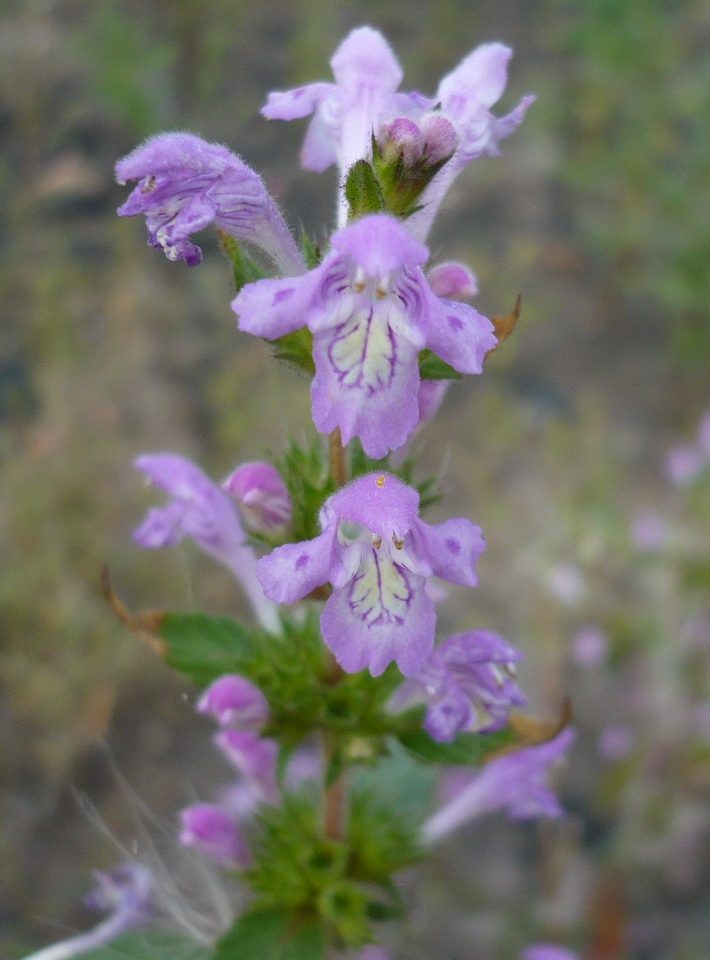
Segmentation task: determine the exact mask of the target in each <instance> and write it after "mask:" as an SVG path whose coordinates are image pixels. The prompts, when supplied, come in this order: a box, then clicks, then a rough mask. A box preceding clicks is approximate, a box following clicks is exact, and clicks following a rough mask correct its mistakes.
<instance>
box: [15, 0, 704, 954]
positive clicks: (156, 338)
mask: <svg viewBox="0 0 710 960" xmlns="http://www.w3.org/2000/svg"><path fill="white" fill-rule="evenodd" d="M363 23H369V24H371V25H373V26H376V27H378V28H380V29H381V30H383V31H384V32H385V33H386V35H387V36H388V38H389V40H390V41H391V43H392V45H393V47H394V48H395V50H396V51H397V54H398V56H399V58H400V60H401V62H402V64H403V66H404V68H405V81H404V84H403V88H404V89H407V90H409V89H420V90H422V91H423V92H425V93H429V94H430V93H432V92H433V91H434V90H435V89H436V85H437V83H438V79H439V77H440V76H441V75H442V74H443V73H446V72H448V71H449V70H450V69H452V68H453V67H454V66H455V65H456V64H457V63H458V61H459V60H460V59H461V58H462V57H463V56H464V55H465V54H466V53H468V52H469V50H471V49H472V48H473V47H474V46H475V45H476V44H478V43H480V42H483V41H489V40H501V41H503V42H506V43H509V44H511V45H512V46H513V47H514V48H515V57H514V59H513V61H512V63H511V71H510V79H509V84H508V90H507V92H506V94H505V96H504V98H503V100H502V101H501V103H500V104H499V105H498V106H497V107H496V108H495V109H496V112H497V113H499V114H501V113H505V112H506V111H507V110H509V109H511V108H512V106H513V105H514V104H515V103H517V101H518V100H519V98H520V97H521V96H522V95H523V94H526V93H529V92H535V93H536V94H537V95H538V101H537V102H536V103H535V105H534V106H533V107H532V108H531V110H530V112H529V114H528V118H527V119H526V121H525V123H524V124H523V126H522V127H521V128H520V129H519V130H518V131H517V132H516V133H515V134H514V135H513V136H512V137H511V138H510V139H509V140H507V141H505V143H504V145H503V146H504V156H503V157H502V158H498V159H481V160H479V161H476V162H475V163H474V164H473V165H472V166H471V167H469V168H468V169H467V171H466V172H465V173H464V174H463V175H462V176H461V177H460V178H459V180H458V181H457V182H456V184H455V186H454V188H453V190H452V191H451V193H450V194H449V196H448V199H447V202H446V204H445V206H444V208H443V209H442V211H441V213H440V215H439V217H438V220H437V223H436V226H435V229H434V231H433V233H432V235H431V239H430V247H431V250H432V253H433V255H434V256H435V257H437V258H438V259H444V258H446V259H450V258H457V259H462V260H465V261H466V262H468V263H469V264H470V265H471V267H472V268H473V269H474V271H475V272H476V273H477V275H478V278H479V282H480V287H481V293H480V295H479V297H478V300H477V302H476V306H477V307H478V309H479V310H481V311H482V312H484V313H486V314H488V315H490V314H495V313H505V312H507V311H508V310H509V309H510V308H511V307H512V304H513V302H514V300H515V297H516V296H517V294H518V293H521V294H522V298H523V309H522V315H521V321H520V324H519V326H518V329H517V331H516V334H515V336H514V337H513V338H512V339H511V340H510V341H508V342H507V343H506V345H505V348H504V349H502V350H501V351H500V352H499V354H496V355H495V357H494V358H493V359H492V360H491V361H490V363H489V364H488V365H487V368H486V373H485V375H484V376H482V377H479V378H469V379H468V380H467V381H466V382H465V383H464V384H461V385H455V386H454V387H452V389H451V390H450V391H449V394H448V396H447V399H446V401H445V404H444V406H443V408H442V410H441V412H440V414H439V416H438V418H437V419H436V420H435V421H433V423H432V424H431V425H429V426H428V427H427V428H425V430H424V431H423V432H422V433H421V435H420V436H419V438H418V440H417V442H416V443H417V448H418V450H419V452H420V454H421V458H422V469H423V470H429V471H430V472H436V473H439V474H440V476H441V485H442V488H443V490H444V491H445V492H446V493H447V499H446V501H445V504H444V505H443V506H442V507H441V508H437V509H438V510H439V514H440V516H439V517H438V519H442V518H443V517H444V516H448V515H467V516H470V517H471V518H472V519H473V520H475V521H476V522H477V523H479V524H480V525H481V526H482V527H483V529H484V532H485V534H486V537H487V539H488V543H489V549H488V552H487V553H486V554H485V555H484V557H483V559H482V562H481V564H480V566H479V571H480V574H481V586H480V587H479V589H478V590H477V591H476V593H475V595H474V596H473V598H472V596H471V595H470V592H467V591H464V590H461V591H458V590H456V589H454V590H452V592H451V597H450V602H449V603H448V604H446V605H445V606H443V607H442V608H441V612H440V619H441V627H442V631H448V632H450V631H451V630H453V629H465V628H472V627H486V628H488V629H493V630H497V631H499V632H500V633H502V634H503V635H504V636H505V637H506V638H507V639H508V640H509V641H510V642H512V643H513V644H514V645H516V646H519V647H520V648H521V649H523V650H524V651H525V653H526V661H525V664H524V670H523V672H522V684H523V686H524V688H525V689H526V690H527V692H528V694H529V696H530V700H531V705H532V708H533V709H535V710H536V711H537V712H539V713H540V714H542V715H545V716H548V717H552V716H554V715H555V714H556V712H557V711H558V709H559V705H560V702H561V701H562V699H563V697H564V696H571V698H572V701H573V704H574V710H575V715H576V719H575V725H576V727H577V729H578V731H579V734H578V740H577V743H576V745H575V747H574V748H573V750H572V752H571V756H570V759H569V762H568V763H567V765H566V767H565V768H564V770H561V771H560V773H559V778H558V784H559V788H560V791H561V795H562V798H563V802H564V804H565V806H566V808H567V810H568V811H569V815H568V816H567V817H566V818H565V819H564V820H562V821H559V822H554V823H549V822H547V823H545V822H537V823H533V824H527V825H514V824H511V823H509V822H508V821H506V820H505V819H504V818H502V817H501V818H497V817H493V818H490V819H489V820H487V821H486V822H485V823H484V824H483V825H482V826H480V825H472V826H471V827H470V828H468V829H467V830H465V831H463V833H462V834H461V835H460V837H458V838H457V839H456V840H455V841H454V842H452V843H450V844H449V845H448V846H446V847H444V848H442V849H441V851H439V852H438V853H437V855H436V857H435V858H434V860H433V862H432V863H431V864H429V865H428V866H427V867H426V868H425V869H424V870H422V871H420V872H419V873H418V876H417V879H416V883H415V882H412V881H407V887H408V894H407V895H408V896H409V898H410V900H411V903H412V906H413V915H412V920H411V922H410V923H409V924H408V925H407V927H406V928H405V929H404V930H402V929H401V928H398V929H397V930H393V931H391V940H392V943H393V946H394V953H395V955H397V956H401V957H404V956H408V957H412V956H414V957H422V958H425V957H432V956H436V957H439V958H451V960H471V958H486V960H487V958H490V960H513V958H514V957H517V955H518V952H519V950H520V947H521V946H522V945H523V944H525V943H528V942H531V941H534V940H540V939H544V938H547V939H553V940H556V941H557V942H560V943H564V944H565V945H567V946H569V947H572V948H575V949H579V950H580V952H581V953H582V955H583V956H584V957H585V958H586V960H621V958H638V960H641V958H644V960H645V958H648V960H655V958H664V960H665V958H668V960H670V958H673V960H702V958H708V957H710V949H709V948H708V944H710V609H709V599H708V598H709V596H710V471H709V470H708V462H709V461H710V422H709V421H708V420H705V421H704V422H703V420H702V418H703V415H704V414H705V413H706V411H707V410H708V409H710V376H709V374H708V361H709V360H710V324H709V323H708V303H709V299H708V294H709V293H710V175H709V172H708V171H709V169H710V167H709V159H708V156H709V151H710V54H709V53H708V51H709V50H710V42H709V41H710V5H709V4H708V3H707V0H697V2H696V0H675V2H672V0H624V2H623V3H618V2H613V0H584V2H576V3H575V2H572V0H569V2H568V0H535V2H533V0H498V2H491V0H481V2H479V3H472V2H470V0H397V2H394V0H330V2H324V0H288V2H287V0H125V2H119V0H4V2H3V4H2V12H1V13H0V250H1V255H0V480H1V486H2V491H3V495H2V500H1V501H0V555H1V556H2V561H1V562H2V572H1V575H0V626H1V629H0V954H1V955H2V956H9V957H19V956H22V955H23V953H25V952H28V951H29V950H30V949H32V948H37V947H39V946H41V945H42V944H44V943H48V942H50V941H52V940H55V939H58V938H60V937H62V936H66V935H68V934H69V933H70V932H71V931H73V930H75V929H77V928H81V927H82V926H85V925H86V924H87V923H88V922H89V920H90V915H89V914H87V913H86V912H85V911H83V910H82V909H81V908H80V907H78V906H77V904H78V903H79V901H80V898H81V896H82V895H83V894H84V893H85V892H86V890H87V889H88V887H89V886H90V884H91V876H90V872H91V869H93V868H106V867H108V866H111V865H112V864H114V863H116V862H117V861H119V860H120V859H121V853H120V851H119V850H118V849H117V848H116V845H115V841H116V842H120V843H121V844H124V845H125V846H126V847H127V848H128V849H129V850H133V849H135V847H134V845H135V844H138V850H139V852H140V851H141V850H142V849H143V847H146V846H149V845H150V844H149V841H148V840H147V839H146V837H145V834H144V831H145V826H146V822H147V821H148V820H150V819H151V818H154V825H155V824H157V826H158V828H160V829H164V830H165V831H167V833H168V834H169V833H170V831H172V829H173V823H174V817H175V811H176V810H177V809H178V808H179V807H180V806H182V805H184V804H185V803H187V802H190V801H191V800H192V799H193V798H194V797H195V796H199V797H200V798H201V799H210V798H211V796H213V792H212V791H213V784H216V783H217V782H218V780H219V778H220V777H221V776H224V774H225V771H224V770H223V768H222V767H221V766H220V762H219V759H218V758H217V757H216V756H212V748H211V746H210V741H209V737H210V726H209V724H205V723H201V722H198V718H196V717H195V716H194V714H193V703H194V696H193V694H192V692H191V691H189V690H188V689H187V688H186V687H185V686H184V685H182V684H181V682H180V681H179V680H178V679H176V678H175V677H174V676H172V675H171V674H170V672H169V671H168V670H167V669H165V668H164V667H163V666H162V665H161V664H160V663H159V662H158V661H157V660H156V659H155V658H154V657H153V656H152V654H151V653H150V652H149V651H148V650H147V649H145V648H143V647H142V646H141V645H140V644H139V642H138V641H137V640H136V639H135V638H134V637H133V636H131V635H130V634H129V633H128V632H127V630H126V629H125V628H124V627H123V626H122V625H121V624H119V623H117V621H116V620H115V618H114V616H113V614H112V613H111V612H110V610H109V609H107V607H106V605H105V603H104V601H103V599H102V596H101V592H100V589H99V570H100V567H101V564H103V563H107V564H108V565H109V567H110V569H111V571H112V575H113V579H114V583H115V585H116V587H117V589H118V590H119V592H120V593H121V594H122V596H123V597H124V598H125V599H126V601H127V602H128V603H129V605H130V606H132V607H134V608H145V607H151V606H152V607H172V608H180V609H191V608H196V607H202V608H206V609H208V610H211V611H215V612H217V611H223V612H234V613H236V614H245V615H246V610H245V608H244V606H243V603H242V600H241V598H240V597H239V596H237V591H236V589H235V586H234V584H233V583H232V581H231V580H230V578H229V576H228V575H227V574H226V573H224V572H223V571H222V570H221V569H219V568H217V567H216V566H214V565H212V564H211V563H210V562H209V561H208V560H206V559H203V558H202V557H201V556H200V555H198V553H197V551H196V550H193V549H191V548H190V546H189V545H188V546H186V547H185V548H184V549H183V548H181V549H180V550H176V551H167V552H165V553H162V552H160V553H149V554H146V553H143V552H141V551H140V550H139V549H138V547H137V546H135V545H134V544H133V542H132V540H131V531H132V529H133V528H134V527H135V526H136V524H137V523H138V522H139V521H140V519H141V518H142V515H143V513H144V510H145V508H146V506H147V504H148V496H147V495H146V493H145V491H144V488H143V484H142V482H141V479H140V477H139V476H138V474H137V473H136V472H135V471H134V469H133V467H132V462H133V459H134V458H135V457H136V456H137V455H138V454H140V453H144V452H148V451H160V450H170V451H174V452H179V453H181V454H183V455H186V456H188V457H191V458H193V459H194V460H195V461H196V462H198V463H199V464H200V465H201V466H202V467H203V468H204V469H205V470H206V471H207V472H209V473H210V474H211V475H212V476H214V477H216V478H219V477H222V476H224V475H226V474H227V473H228V472H229V471H230V469H231V468H232V467H233V466H234V465H235V464H237V463H238V462H241V461H243V460H247V459H254V458H258V457H261V456H262V455H263V452H264V450H265V449H270V450H272V451H274V452H277V453H278V452H280V451H281V450H282V449H283V448H284V445H285V443H286V440H287V437H288V435H289V434H290V433H293V434H295V435H296V436H298V437H311V436H312V433H313V427H312V424H311V421H310V413H309V398H308V382H307V380H306V379H304V378H302V377H301V376H299V375H298V374H296V373H294V372H291V371H290V370H289V369H287V368H285V367H283V366H281V365H279V364H277V363H276V362H275V361H273V359H272V358H271V354H270V350H269V347H268V345H267V344H265V343H263V342H261V341H257V340H255V339H253V338H249V337H247V336H246V335H242V334H240V333H238V332H237V331H236V329H235V322H234V316H233V314H232V313H231V311H230V308H229V301H230V298H231V294H232V290H231V278H230V271H229V269H228V267H227V264H226V261H225V260H224V259H223V258H222V256H221V254H220V252H219V250H218V248H217V244H216V241H215V236H214V234H212V233H210V232H208V233H206V234H205V235H204V237H202V238H200V241H199V242H200V244H201V245H202V246H203V249H204V252H205V260H204V263H203V264H202V265H201V266H200V267H199V268H193V269H191V268H188V267H186V266H185V265H184V264H183V263H178V264H173V263H169V262H167V260H166V259H165V258H164V257H163V256H162V254H161V253H159V252H157V251H154V250H151V249H149V248H148V247H147V245H146V242H145V227H144V224H143V222H142V221H141V222H138V220H132V221H127V220H121V219H119V218H117V217H116V216H115V209H116V207H117V206H118V205H119V204H120V203H121V202H122V200H123V199H124V198H125V196H126V189H125V188H119V187H117V186H116V184H115V183H114V182H113V170H112V168H113V164H114V162H115V160H116V159H117V158H119V157H121V156H122V155H124V154H125V153H127V152H128V151H129V150H131V149H132V148H133V147H134V146H135V145H136V144H137V143H138V142H140V141H141V140H142V139H143V138H144V137H146V136H147V135H150V134H152V133H157V132H159V131H162V130H171V129H189V130H191V131H193V132H195V133H198V134H200V135H202V136H203V137H205V138H206V139H208V140H218V141H220V142H223V143H226V144H227V145H228V146H229V147H231V148H232V149H233V150H235V151H236V152H238V153H240V154H241V156H242V157H243V158H244V159H245V160H246V161H247V162H248V163H249V164H251V165H253V166H254V167H255V168H256V169H257V170H258V171H259V172H260V173H262V175H263V176H264V178H265V180H266V182H267V184H268V186H269V188H270V189H271V191H272V192H273V194H274V195H275V196H276V197H277V199H278V200H279V202H280V204H281V207H282V209H283V210H284V212H285V215H286V217H287V220H288V221H289V223H290V224H291V225H292V226H293V227H294V229H298V228H299V227H300V226H301V225H302V226H303V227H304V228H305V229H306V230H307V231H309V232H310V233H311V234H313V235H315V236H316V237H317V238H320V239H322V238H323V237H324V236H325V235H326V231H327V228H328V227H329V225H330V223H331V221H332V217H333V209H334V208H333V197H334V192H335V174H334V173H333V172H332V171H330V172H328V173H326V174H325V175H322V176H317V175H316V174H312V173H308V172H304V171H301V170H300V169H299V168H298V165H297V157H298V151H299V148H300V143H301V140H302V137H303V134H304V130H305V126H304V124H303V123H301V122H294V123H290V124H283V123H278V122H266V121H265V120H263V119H261V118H260V116H259V115H258V110H259V108H260V106H261V105H262V104H263V102H264V100H265V96H266V93H267V91H269V90H272V89H288V88H289V87H292V86H294V85H296V84H299V83H301V82H304V81H309V80H315V79H329V78H330V73H329V70H328V66H327V61H328V58H329V57H330V55H331V53H332V52H333V50H334V49H335V47H336V46H337V44H338V43H339V42H340V40H341V39H342V38H343V37H344V35H345V34H346V32H347V31H348V30H350V29H351V28H352V27H355V26H358V25H360V24H363ZM432 518H434V519H437V516H436V510H435V511H434V512H433V513H432V515H431V517H430V519H432ZM89 805H92V808H93V809H94V812H93V813H92V812H90V811H89V809H88V806H89ZM104 828H105V829H104ZM111 836H112V837H114V838H115V841H114V840H112V839H111ZM141 845H143V846H141ZM153 852H154V851H153ZM163 855H164V856H166V857H168V858H169V852H168V853H165V852H164V853H163Z"/></svg>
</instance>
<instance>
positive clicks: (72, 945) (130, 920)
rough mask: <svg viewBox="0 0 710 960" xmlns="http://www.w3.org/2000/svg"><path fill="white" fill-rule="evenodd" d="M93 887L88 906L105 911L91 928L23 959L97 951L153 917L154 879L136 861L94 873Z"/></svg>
mask: <svg viewBox="0 0 710 960" xmlns="http://www.w3.org/2000/svg"><path fill="white" fill-rule="evenodd" d="M94 877H95V879H96V884H97V885H96V887H95V888H94V890H93V891H92V892H91V893H90V894H88V895H87V896H86V897H85V898H84V903H85V905H86V906H87V907H89V909H92V910H100V911H104V912H106V913H108V916H107V917H106V919H105V920H102V921H101V923H99V924H97V926H95V927H94V928H93V930H89V931H87V933H80V934H79V935H78V936H76V937H71V938H70V939H69V940H63V941H62V942H61V943H54V944H52V945H51V946H49V947H46V948H44V949H42V950H38V951H37V952H36V953H33V954H32V955H31V956H30V957H27V958H26V960H70V958H71V957H76V956H79V955H80V954H82V953H86V952H87V951H89V950H96V949H98V948H99V947H103V946H104V945H105V944H107V943H110V942H111V941H112V940H115V939H116V937H119V936H121V935H122V934H124V933H129V932H130V931H131V930H138V929H140V928H141V927H144V926H146V924H147V923H149V922H150V920H151V919H152V916H153V878H152V875H151V873H150V871H149V870H148V869H147V868H146V867H143V866H140V865H139V864H126V865H125V866H122V867H118V868H117V869H116V870H112V871H111V872H110V873H100V872H98V871H97V872H96V873H95V874H94Z"/></svg>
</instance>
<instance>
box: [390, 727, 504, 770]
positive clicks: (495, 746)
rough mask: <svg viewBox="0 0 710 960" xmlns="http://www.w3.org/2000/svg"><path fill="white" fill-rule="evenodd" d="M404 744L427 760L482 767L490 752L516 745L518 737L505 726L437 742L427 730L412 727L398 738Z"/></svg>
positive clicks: (417, 755)
mask: <svg viewBox="0 0 710 960" xmlns="http://www.w3.org/2000/svg"><path fill="white" fill-rule="evenodd" d="M398 739H399V741H400V743H401V744H402V746H404V747H406V749H407V750H409V752H410V753H413V754H414V756H415V757H416V758H417V759H418V760H421V761H423V762H424V763H445V764H453V765H458V766H476V767H477V766H481V764H483V763H484V761H485V759H486V757H487V755H488V754H490V753H493V752H495V751H496V750H500V749H501V748H503V747H508V746H513V745H514V744H515V743H516V741H517V737H516V735H515V734H514V733H513V731H512V730H511V729H510V728H509V727H506V728H505V729H504V730H499V731H498V732H497V733H460V734H459V735H458V737H456V739H455V740H454V742H453V743H438V742H437V741H436V740H434V739H432V737H430V736H429V734H428V733H427V732H426V730H410V731H407V732H406V733H402V734H400V735H399V737H398Z"/></svg>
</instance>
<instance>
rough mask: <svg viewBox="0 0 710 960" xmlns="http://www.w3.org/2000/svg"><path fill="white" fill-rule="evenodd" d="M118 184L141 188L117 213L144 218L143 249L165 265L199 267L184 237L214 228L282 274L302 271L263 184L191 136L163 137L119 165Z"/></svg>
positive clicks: (198, 255) (222, 151)
mask: <svg viewBox="0 0 710 960" xmlns="http://www.w3.org/2000/svg"><path fill="white" fill-rule="evenodd" d="M116 177H117V178H118V181H119V183H127V182H128V181H129V180H139V181H140V183H139V184H138V186H137V187H136V188H135V190H134V191H133V193H132V194H131V195H130V197H129V198H128V200H127V201H126V202H125V203H124V204H123V206H122V207H120V208H119V210H118V213H119V215H120V216H122V217H132V216H135V215H136V214H145V216H146V223H147V226H148V238H149V239H148V242H149V243H150V245H151V246H152V247H158V248H160V247H162V249H163V250H164V251H165V254H166V256H167V257H168V259H169V260H185V262H186V263H188V264H189V265H190V266H194V265H195V264H197V263H199V262H200V261H201V260H202V251H201V250H200V248H199V247H197V246H195V245H194V244H193V243H192V242H191V241H190V235H191V234H193V233H197V232H198V231H199V230H203V229H204V228H205V227H207V226H209V224H211V223H214V224H215V225H216V226H217V227H219V228H220V229H221V230H224V231H225V232H226V233H229V234H231V235H232V236H233V237H236V238H237V239H238V240H244V241H247V242H248V243H252V244H254V245H255V246H257V247H260V248H261V249H262V250H265V251H266V253H268V254H269V256H270V257H272V258H273V260H274V261H275V263H276V264H277V266H278V267H279V269H280V270H281V272H282V273H284V274H286V275H289V274H299V273H303V271H304V270H305V264H304V262H303V258H302V256H301V254H300V252H299V250H298V247H297V246H296V243H295V242H294V239H293V237H292V236H291V234H290V232H289V229H288V227H287V226H286V223H285V221H284V219H283V217H282V216H281V214H280V213H279V209H278V207H277V206H276V204H275V203H274V201H273V199H272V198H271V196H270V195H269V193H268V191H267V190H266V187H265V186H264V183H263V181H262V179H261V177H259V176H258V174H256V173H255V172H254V171H253V170H252V169H251V168H250V167H248V166H247V165H246V164H245V163H244V162H243V161H242V160H240V159H239V157H236V156H235V155H234V154H233V153H230V151H229V150H227V148H226V147H221V146H219V145H218V144H215V143H207V142H206V141H205V140H202V139H201V138H200V137H196V136H194V135H193V134H191V133H163V134H160V135H159V136H157V137H152V138H151V139H150V140H147V141H146V142H145V143H144V144H142V145H141V146H140V147H137V148H136V149H135V150H134V151H133V152H132V153H129V154H128V156H127V157H124V158H123V159H122V160H119V161H118V163H117V164H116Z"/></svg>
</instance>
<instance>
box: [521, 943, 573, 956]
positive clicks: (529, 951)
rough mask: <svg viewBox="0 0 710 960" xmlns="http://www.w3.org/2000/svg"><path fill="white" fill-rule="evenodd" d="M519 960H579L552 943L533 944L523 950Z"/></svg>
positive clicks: (568, 951)
mask: <svg viewBox="0 0 710 960" xmlns="http://www.w3.org/2000/svg"><path fill="white" fill-rule="evenodd" d="M520 960H579V954H576V953H572V951H571V950H565V948H564V947H558V946H556V945H555V944H553V943H534V944H531V945H530V946H529V947H526V948H525V949H524V950H523V952H522V953H521V954H520Z"/></svg>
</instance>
